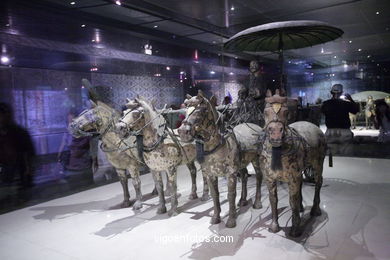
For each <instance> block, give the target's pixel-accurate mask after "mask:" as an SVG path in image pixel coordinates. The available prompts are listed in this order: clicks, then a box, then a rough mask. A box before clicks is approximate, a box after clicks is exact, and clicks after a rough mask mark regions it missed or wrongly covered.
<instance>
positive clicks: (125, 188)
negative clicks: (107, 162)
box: [115, 169, 130, 208]
mask: <svg viewBox="0 0 390 260" xmlns="http://www.w3.org/2000/svg"><path fill="white" fill-rule="evenodd" d="M115 170H116V172H117V174H118V177H119V181H120V183H121V185H122V189H123V202H122V203H121V207H122V208H127V207H130V193H129V186H128V183H127V176H126V170H123V169H115Z"/></svg>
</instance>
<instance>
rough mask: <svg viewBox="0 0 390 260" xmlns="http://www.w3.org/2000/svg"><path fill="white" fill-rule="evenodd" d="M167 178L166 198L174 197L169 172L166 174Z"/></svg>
mask: <svg viewBox="0 0 390 260" xmlns="http://www.w3.org/2000/svg"><path fill="white" fill-rule="evenodd" d="M165 176H166V177H167V185H166V189H165V191H164V193H165V196H171V195H172V186H171V183H170V181H169V176H168V172H165Z"/></svg>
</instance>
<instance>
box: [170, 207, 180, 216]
mask: <svg viewBox="0 0 390 260" xmlns="http://www.w3.org/2000/svg"><path fill="white" fill-rule="evenodd" d="M177 215H179V212H178V211H177V209H170V210H169V211H168V216H170V217H174V216H177Z"/></svg>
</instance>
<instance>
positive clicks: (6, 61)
mask: <svg viewBox="0 0 390 260" xmlns="http://www.w3.org/2000/svg"><path fill="white" fill-rule="evenodd" d="M9 61H10V59H9V57H8V56H6V55H3V56H1V63H2V64H5V65H6V64H8V63H9Z"/></svg>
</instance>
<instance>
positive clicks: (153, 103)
mask: <svg viewBox="0 0 390 260" xmlns="http://www.w3.org/2000/svg"><path fill="white" fill-rule="evenodd" d="M150 104H151V105H152V107H153V109H156V104H157V100H156V99H155V98H153V99H152V101H151V102H150Z"/></svg>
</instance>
